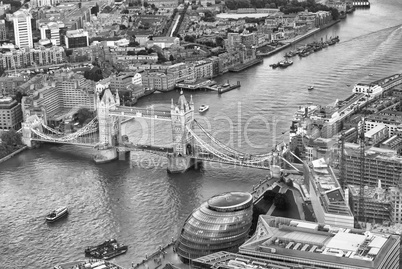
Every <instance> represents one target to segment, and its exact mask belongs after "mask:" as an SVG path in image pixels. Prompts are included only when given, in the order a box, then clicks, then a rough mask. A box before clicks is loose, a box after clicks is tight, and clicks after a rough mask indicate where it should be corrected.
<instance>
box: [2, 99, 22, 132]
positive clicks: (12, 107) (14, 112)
mask: <svg viewBox="0 0 402 269" xmlns="http://www.w3.org/2000/svg"><path fill="white" fill-rule="evenodd" d="M21 122H22V111H21V104H19V103H18V102H17V101H15V100H13V99H12V98H11V97H1V96H0V132H1V131H7V130H10V129H14V130H18V129H20V128H21Z"/></svg>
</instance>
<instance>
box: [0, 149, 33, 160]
mask: <svg viewBox="0 0 402 269" xmlns="http://www.w3.org/2000/svg"><path fill="white" fill-rule="evenodd" d="M27 148H28V147H27V146H23V147H22V148H20V149H17V150H16V151H13V152H11V153H10V154H8V155H6V156H5V157H3V158H1V159H0V163H2V162H5V161H7V160H9V159H11V158H12V157H14V156H15V155H17V154H18V153H20V152H22V151H24V150H26V149H27Z"/></svg>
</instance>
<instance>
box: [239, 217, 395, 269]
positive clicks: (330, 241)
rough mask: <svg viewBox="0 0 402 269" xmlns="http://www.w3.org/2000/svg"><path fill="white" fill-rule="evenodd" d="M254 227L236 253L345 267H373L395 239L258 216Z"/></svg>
mask: <svg viewBox="0 0 402 269" xmlns="http://www.w3.org/2000/svg"><path fill="white" fill-rule="evenodd" d="M258 227H261V229H260V231H259V233H257V234H254V236H253V237H252V238H251V239H249V240H248V241H247V242H246V243H244V244H243V245H242V246H241V247H240V250H239V251H240V253H248V252H249V251H252V252H253V253H259V252H260V253H261V254H262V255H268V256H269V253H275V256H276V257H277V256H278V255H279V256H286V257H289V258H293V257H297V258H301V259H310V260H316V261H322V262H332V263H337V264H342V265H344V266H345V267H348V266H352V265H353V266H360V267H363V268H377V266H378V264H379V263H380V262H381V261H382V259H383V258H384V256H385V255H386V254H387V252H388V251H389V250H390V249H391V247H393V244H394V243H395V242H396V241H397V240H399V238H397V237H396V236H393V235H389V234H376V233H371V232H368V231H364V230H358V229H344V228H339V227H333V226H330V225H324V224H317V223H314V222H308V221H302V220H294V219H287V218H280V217H272V216H262V215H261V216H260V218H259V221H258ZM254 255H255V256H258V254H254Z"/></svg>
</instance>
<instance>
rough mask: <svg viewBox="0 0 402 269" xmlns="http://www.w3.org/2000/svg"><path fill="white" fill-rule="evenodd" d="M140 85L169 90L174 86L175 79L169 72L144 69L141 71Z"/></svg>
mask: <svg viewBox="0 0 402 269" xmlns="http://www.w3.org/2000/svg"><path fill="white" fill-rule="evenodd" d="M142 85H143V86H144V87H145V88H149V89H151V90H153V89H155V90H158V91H170V90H173V89H174V87H175V79H174V77H173V75H171V74H165V73H161V72H152V71H146V72H144V73H142Z"/></svg>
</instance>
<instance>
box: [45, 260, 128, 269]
mask: <svg viewBox="0 0 402 269" xmlns="http://www.w3.org/2000/svg"><path fill="white" fill-rule="evenodd" d="M73 268H102V269H124V268H123V267H121V266H120V265H117V264H115V263H112V262H109V261H104V260H96V259H91V260H87V261H86V260H81V261H72V262H66V263H61V264H58V265H55V266H54V267H53V269H73Z"/></svg>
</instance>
